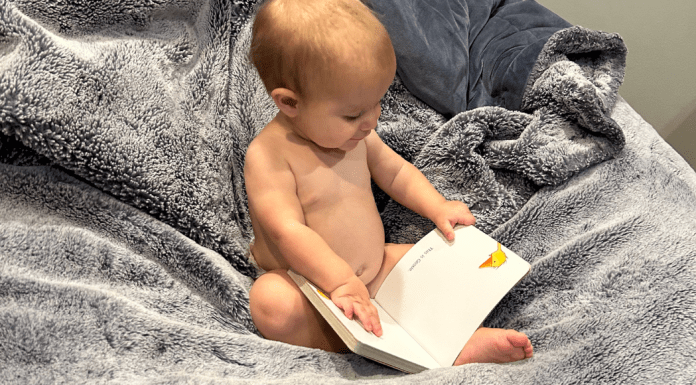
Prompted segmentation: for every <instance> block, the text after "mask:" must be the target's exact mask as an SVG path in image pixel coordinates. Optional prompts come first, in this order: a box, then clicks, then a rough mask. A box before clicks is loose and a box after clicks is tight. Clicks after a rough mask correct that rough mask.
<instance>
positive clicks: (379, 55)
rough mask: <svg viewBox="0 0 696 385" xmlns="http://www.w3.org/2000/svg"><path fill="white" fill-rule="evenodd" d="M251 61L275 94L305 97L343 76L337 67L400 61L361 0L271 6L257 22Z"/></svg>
mask: <svg viewBox="0 0 696 385" xmlns="http://www.w3.org/2000/svg"><path fill="white" fill-rule="evenodd" d="M249 57H250V59H251V62H252V63H253V64H254V66H255V67H256V69H257V70H258V72H259V75H260V76H261V80H263V83H264V86H265V87H266V90H267V91H268V92H269V93H270V92H271V91H273V90H274V89H276V88H287V89H290V90H292V91H293V92H295V93H297V94H298V95H300V96H306V93H307V91H308V88H311V86H312V85H313V84H315V83H316V80H317V79H321V80H326V79H328V78H331V77H332V76H335V75H337V73H336V72H337V71H338V69H337V68H336V67H337V64H339V65H340V64H344V65H345V64H348V65H350V64H351V63H356V64H360V65H371V66H387V65H389V64H391V63H392V62H393V60H395V58H394V48H393V47H392V44H391V40H390V39H389V35H388V33H387V31H386V29H385V28H384V26H382V24H381V23H380V22H379V20H377V18H376V17H375V16H374V15H373V14H372V11H371V10H370V9H369V8H368V7H367V6H365V5H364V4H363V3H362V2H360V1H358V0H269V1H267V2H266V3H265V4H263V6H262V7H261V8H260V9H259V11H258V13H257V15H256V20H255V21H254V26H253V30H252V41H251V49H250V52H249ZM356 61H357V62H356ZM343 68H345V67H343ZM317 77H318V78H317Z"/></svg>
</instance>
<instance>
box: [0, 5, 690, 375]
mask: <svg viewBox="0 0 696 385" xmlns="http://www.w3.org/2000/svg"><path fill="white" fill-rule="evenodd" d="M250 12H251V4H250V3H248V2H238V3H231V2H217V1H209V2H208V1H193V0H192V1H189V2H183V1H182V2H174V1H169V2H152V1H136V0H133V1H130V2H119V5H114V4H112V3H99V4H97V5H95V4H89V5H88V3H87V2H80V3H78V2H71V3H67V4H63V3H50V4H49V3H48V2H45V3H44V2H28V1H15V2H7V1H2V0H0V53H2V56H0V130H1V132H2V134H0V160H1V161H2V162H1V163H0V305H1V306H0V363H1V365H0V383H45V382H68V383H74V382H78V383H79V382H115V383H145V382H166V383H190V382H194V383H230V382H234V383H245V382H256V383H258V382H261V383H316V384H324V383H347V382H349V381H350V382H353V381H354V380H359V382H376V381H377V380H380V382H381V383H414V384H415V383H433V384H435V383H438V384H439V383H472V384H497V383H501V384H502V383H505V384H513V383H514V384H517V383H548V384H557V383H593V382H594V383H690V382H694V381H695V380H696V367H695V366H694V364H693V362H695V361H694V358H695V357H694V352H695V351H696V338H695V337H696V336H695V335H694V334H695V333H694V330H696V323H695V321H694V319H696V314H694V313H695V309H696V300H695V298H696V295H695V294H696V268H695V267H694V263H693V261H694V257H695V256H696V236H695V235H696V219H694V218H696V173H694V171H693V170H692V169H690V168H689V166H688V165H687V164H686V163H685V162H684V161H683V160H682V159H681V158H679V156H678V155H677V154H676V153H675V152H674V151H673V150H672V149H671V148H670V147H669V146H668V145H667V144H666V143H665V142H664V141H662V139H660V138H659V136H658V135H657V134H656V132H655V131H654V130H653V129H652V128H651V127H650V126H649V125H648V124H647V123H646V122H645V121H643V120H642V119H641V118H640V117H639V116H638V115H637V114H636V113H635V112H634V111H633V110H632V109H631V108H630V107H629V106H628V105H627V104H626V103H625V102H624V101H623V100H622V99H620V98H618V97H617V95H616V89H617V88H618V85H619V84H620V82H621V77H622V73H623V72H622V71H623V60H624V55H625V50H622V49H621V47H622V44H620V40H619V39H618V38H617V37H616V36H614V35H607V34H602V33H597V32H592V31H587V30H584V29H579V28H571V29H568V30H563V31H559V32H558V33H557V34H555V35H553V36H552V37H551V39H550V40H549V42H548V43H547V44H546V46H545V47H544V50H542V53H541V55H540V56H539V61H538V62H537V64H536V66H535V67H534V69H533V70H530V73H531V74H532V75H531V76H530V81H529V83H528V87H527V89H526V91H525V94H524V102H523V105H524V106H526V109H525V110H524V111H525V112H514V111H508V110H504V109H502V108H499V107H485V108H481V109H477V110H473V111H468V112H465V113H463V114H460V115H458V116H456V117H454V118H453V119H451V120H449V121H447V120H446V119H445V118H444V117H442V116H441V115H439V114H438V113H436V112H435V111H434V110H432V109H431V108H430V107H428V106H426V105H424V104H423V103H422V102H420V101H419V100H417V99H416V98H415V97H413V96H412V95H411V94H410V93H409V92H408V91H407V90H406V89H405V88H404V86H403V85H402V84H401V82H400V81H399V80H398V79H396V80H395V82H394V84H393V85H392V87H391V88H390V90H389V92H388V95H387V97H386V98H385V100H384V101H383V116H382V119H381V122H380V127H379V130H378V132H379V133H380V135H381V136H382V137H383V138H384V140H385V142H387V143H388V144H389V145H390V146H392V147H393V148H395V149H396V150H397V151H398V152H400V153H401V154H402V155H403V156H404V157H406V158H407V159H409V160H411V161H413V162H414V163H415V164H416V165H418V166H419V167H421V169H423V170H424V173H425V174H426V175H427V176H428V177H429V178H430V179H431V180H432V181H433V183H434V184H435V185H436V186H437V187H438V188H439V189H440V190H441V191H443V193H444V194H446V195H447V196H449V197H451V198H458V199H463V200H464V201H465V202H467V203H469V204H470V205H471V207H472V209H473V211H474V213H475V215H477V218H478V219H479V226H480V227H481V228H482V229H484V230H485V231H486V232H488V233H490V234H491V235H492V236H494V237H495V238H497V239H499V240H500V241H501V242H502V243H504V244H506V245H508V246H509V247H510V248H511V249H513V250H515V251H516V252H517V253H518V254H519V255H521V256H522V257H523V258H525V259H527V260H528V261H530V262H531V263H532V271H531V272H530V274H529V276H528V277H527V278H526V279H525V280H523V281H522V282H521V283H520V284H519V285H518V286H517V287H515V288H514V289H513V291H512V292H511V293H510V294H509V295H508V296H506V297H505V298H504V299H503V301H502V302H501V304H500V305H499V306H498V307H496V309H495V310H494V311H493V312H492V314H491V315H490V316H489V318H488V319H487V321H486V322H485V324H486V325H488V326H495V327H510V328H515V329H518V330H521V331H523V332H525V333H527V334H528V335H529V336H530V338H531V340H532V342H533V343H534V345H535V357H534V358H532V359H530V360H526V361H523V362H519V363H513V364H506V365H496V364H472V365H465V366H462V367H457V368H443V369H438V370H433V371H428V372H424V373H420V374H417V375H403V374H401V373H398V372H396V371H394V370H391V369H389V368H385V367H383V366H381V365H379V364H376V363H373V362H371V361H369V360H365V359H363V358H360V357H358V356H355V355H353V354H347V355H340V354H330V353H326V352H322V351H318V350H312V349H305V348H300V347H295V346H290V345H286V344H281V343H277V342H273V341H267V340H264V339H263V338H261V337H260V336H258V335H257V334H256V332H255V330H254V327H253V325H252V323H251V320H250V317H249V311H248V297H247V291H248V288H249V286H250V284H251V278H249V276H253V274H254V271H253V269H252V268H251V266H250V265H249V264H248V262H247V260H246V258H245V247H246V245H247V244H248V242H249V241H250V227H249V221H248V217H247V211H246V201H245V195H244V191H243V188H242V187H243V181H242V179H241V178H242V175H241V173H240V170H241V167H242V162H243V155H244V150H245V148H246V146H247V145H248V143H249V142H250V140H251V138H253V135H255V134H256V133H257V132H258V130H260V129H261V128H262V127H263V126H264V124H265V122H267V121H268V120H269V119H270V118H271V117H272V116H273V114H274V112H275V111H274V109H273V107H272V103H271V102H270V100H269V99H268V97H267V96H266V95H265V92H264V90H263V88H262V86H261V83H260V81H259V79H258V78H257V76H256V74H255V72H254V71H253V69H252V68H250V66H249V63H248V61H247V60H246V56H245V55H246V50H247V47H248V43H249V24H248V22H249V18H248V15H249V13H250ZM578 47H581V48H578ZM588 47H589V48H591V49H590V50H589V51H588V50H586V49H587V48H588ZM617 47H619V48H618V49H617ZM609 114H610V115H611V118H609V116H608V115H609ZM612 118H613V119H612ZM377 196H378V201H379V204H380V209H381V210H382V215H383V218H384V221H385V226H386V230H387V234H388V236H389V237H390V239H391V240H393V241H398V240H411V239H413V238H414V237H417V236H418V235H419V234H421V233H424V232H426V231H428V230H430V229H431V228H432V227H433V226H432V224H430V223H427V222H425V221H423V220H420V219H418V218H414V217H413V215H412V214H410V213H408V212H407V211H405V210H404V209H403V208H401V207H400V206H398V205H396V204H395V203H393V202H391V201H389V200H388V199H386V198H385V197H384V196H383V195H381V193H379V192H377ZM194 241H195V242H194ZM462 295H465V293H463V294H462ZM453 300H456V295H453Z"/></svg>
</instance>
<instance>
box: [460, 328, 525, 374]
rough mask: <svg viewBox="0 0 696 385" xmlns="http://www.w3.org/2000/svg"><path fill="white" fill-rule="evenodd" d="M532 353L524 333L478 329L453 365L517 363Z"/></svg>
mask: <svg viewBox="0 0 696 385" xmlns="http://www.w3.org/2000/svg"><path fill="white" fill-rule="evenodd" d="M533 353H534V350H533V348H532V343H531V342H530V341H529V338H527V336H526V335H525V334H524V333H520V332H518V331H515V330H509V329H491V328H478V330H476V332H474V335H473V336H471V338H470V339H469V341H467V343H466V345H464V349H462V351H461V353H459V357H457V359H456V360H455V361H454V365H463V364H470V363H473V362H493V363H504V362H512V361H519V360H523V359H525V358H530V357H531V356H532V355H533Z"/></svg>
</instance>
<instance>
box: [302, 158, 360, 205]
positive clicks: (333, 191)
mask: <svg viewBox="0 0 696 385" xmlns="http://www.w3.org/2000/svg"><path fill="white" fill-rule="evenodd" d="M306 166H307V167H305V168H304V170H303V172H302V173H299V175H296V178H295V180H296V183H297V196H298V198H299V199H300V203H301V204H302V207H303V208H304V209H305V210H310V209H314V208H320V207H326V206H331V205H335V204H350V203H354V200H359V201H360V200H363V199H366V198H371V197H372V188H371V183H370V170H369V169H368V167H367V161H366V160H365V159H364V158H361V157H346V158H344V159H342V160H341V161H339V162H336V163H334V164H331V163H328V164H327V162H322V161H317V162H316V163H314V164H307V165H306Z"/></svg>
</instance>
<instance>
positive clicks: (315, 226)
mask: <svg viewBox="0 0 696 385" xmlns="http://www.w3.org/2000/svg"><path fill="white" fill-rule="evenodd" d="M250 57H251V60H252V62H253V64H254V65H255V67H256V68H257V70H258V72H259V74H260V76H261V79H262V80H263V82H264V85H265V87H266V89H267V90H268V92H269V94H270V96H271V97H272V98H273V101H274V102H275V104H276V106H277V107H278V109H279V112H278V114H277V115H276V116H275V118H274V119H273V120H272V121H271V122H270V123H268V125H267V126H266V127H265V128H264V129H263V130H262V131H261V133H259V135H258V136H257V137H256V138H255V139H254V140H253V142H252V143H251V144H250V145H249V149H248V151H247V154H246V164H245V169H244V176H245V180H246V190H247V194H248V198H249V211H250V214H251V220H252V226H253V229H254V236H255V241H254V243H253V244H252V246H251V249H250V258H253V262H254V263H256V264H257V265H258V266H259V267H261V268H262V269H264V270H266V271H267V272H266V273H264V274H263V275H262V276H261V277H259V278H258V279H257V280H256V282H255V283H254V285H253V286H252V288H251V291H250V293H249V301H250V307H251V316H252V319H253V321H254V324H255V325H256V326H257V328H258V330H259V331H260V332H261V334H262V335H263V336H264V337H266V338H269V339H273V340H277V341H282V342H287V343H291V344H295V345H302V346H307V347H313V348H320V349H324V350H329V351H342V350H344V349H345V345H344V344H343V343H342V341H341V340H340V338H339V337H338V336H337V335H336V334H335V333H334V331H333V330H332V329H331V327H330V326H329V325H328V324H327V323H326V321H324V319H323V318H322V317H321V316H320V315H319V313H318V312H317V311H316V310H315V309H314V307H313V306H312V305H311V304H310V303H309V301H308V300H307V299H306V298H305V296H304V295H303V294H302V292H301V291H300V290H299V288H298V287H297V286H296V285H295V283H294V282H293V281H292V280H291V279H290V277H289V276H288V275H287V272H286V271H287V270H288V269H290V268H292V269H294V270H295V271H297V272H298V273H299V274H301V275H303V276H304V277H306V278H307V279H309V280H310V281H311V282H313V283H314V284H316V285H317V286H318V287H320V288H321V289H322V290H323V291H324V292H326V293H329V296H330V298H331V300H332V301H333V302H334V303H335V304H336V305H337V306H338V307H339V308H340V309H342V311H343V312H344V313H345V315H346V316H347V317H348V318H357V319H358V320H359V321H360V322H361V323H362V325H363V327H364V328H365V329H366V330H367V331H371V332H372V333H374V334H375V335H377V336H381V335H382V329H381V326H380V322H379V319H378V316H377V310H376V309H375V307H374V306H373V305H372V303H371V302H370V298H371V297H372V296H374V294H375V293H376V292H377V290H378V289H379V286H380V285H381V283H382V282H383V280H384V278H385V277H386V275H387V274H388V273H389V272H390V270H391V269H392V268H393V267H394V265H395V264H396V263H397V262H398V261H399V259H400V258H401V257H402V256H403V255H404V253H406V251H408V249H409V248H410V247H411V246H412V245H397V244H385V238H384V228H383V225H382V222H381V219H380V216H379V213H378V211H377V207H376V204H375V200H374V197H373V194H372V189H371V180H374V181H375V183H376V184H377V185H378V186H379V187H380V188H381V189H382V190H384V191H385V192H386V193H387V194H389V195H390V196H391V197H392V198H393V199H394V200H396V201H397V202H399V203H401V204H403V205H404V206H406V207H408V208H410V209H411V210H413V211H415V212H417V213H418V214H420V215H422V216H424V217H427V218H429V219H430V220H432V221H433V222H434V223H435V225H436V226H437V227H438V228H439V229H440V230H441V231H442V232H443V233H444V234H445V236H446V237H447V238H449V239H453V238H454V231H453V226H454V225H456V224H464V225H473V224H474V223H475V221H476V219H475V218H474V217H473V215H471V212H470V211H469V209H468V207H467V206H466V205H465V204H464V203H462V202H458V201H447V200H446V199H445V198H444V197H443V196H442V195H440V193H438V192H437V191H436V190H435V188H433V186H432V185H431V184H430V183H429V181H428V180H427V179H426V178H425V177H424V176H423V174H422V173H421V172H420V171H419V170H418V169H416V168H415V167H414V166H413V165H412V164H410V163H408V162H406V161H405V160H404V159H403V158H401V157H400V156H399V155H398V154H396V153H395V152H394V151H393V150H391V149H390V148H389V147H388V146H387V145H385V144H384V143H383V142H382V140H381V139H380V138H379V136H377V134H376V133H375V131H374V129H375V128H376V126H377V120H378V118H379V116H380V111H381V110H380V100H381V99H382V97H383V96H384V94H385V93H386V92H387V89H388V88H389V86H390V84H391V83H392V81H393V79H394V76H395V72H396V57H395V55H394V49H393V47H392V44H391V40H390V39H389V36H388V34H387V31H386V30H385V29H384V27H383V26H382V25H381V23H380V22H379V21H378V20H377V19H376V18H375V16H374V15H373V14H372V13H371V11H370V10H369V9H368V8H367V7H366V6H365V5H363V4H362V3H361V2H360V1H358V0H270V1H268V2H267V3H265V4H264V5H263V6H262V7H261V9H260V10H259V12H258V15H257V17H256V20H255V22H254V27H253V40H252V46H251V52H250ZM463 294H464V295H465V294H466V293H463ZM531 356H532V345H531V343H530V341H529V339H528V338H527V336H526V335H524V334H522V333H520V332H517V331H514V330H503V329H489V328H479V329H478V330H477V332H476V333H475V334H474V336H473V337H472V338H471V339H470V340H469V342H467V344H466V346H464V348H463V350H462V352H461V353H460V355H459V357H458V358H457V360H456V362H455V364H464V363H469V362H509V361H516V360H520V359H524V358H528V357H531Z"/></svg>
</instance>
